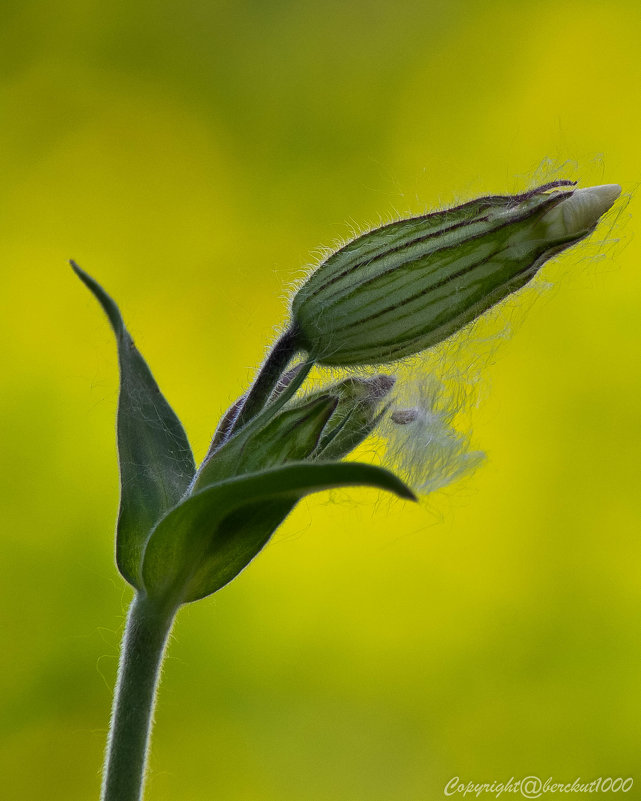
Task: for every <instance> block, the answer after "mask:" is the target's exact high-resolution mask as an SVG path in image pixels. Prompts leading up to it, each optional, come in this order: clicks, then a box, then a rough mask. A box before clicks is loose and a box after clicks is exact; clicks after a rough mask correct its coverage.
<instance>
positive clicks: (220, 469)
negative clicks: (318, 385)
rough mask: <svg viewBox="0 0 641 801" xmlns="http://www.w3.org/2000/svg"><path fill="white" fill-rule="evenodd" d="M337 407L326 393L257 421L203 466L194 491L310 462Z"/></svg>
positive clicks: (331, 396) (336, 399)
mask: <svg viewBox="0 0 641 801" xmlns="http://www.w3.org/2000/svg"><path fill="white" fill-rule="evenodd" d="M337 405H338V398H337V397H335V396H333V395H331V394H329V393H327V392H323V393H318V394H315V395H314V396H313V397H312V398H309V399H306V401H305V402H303V403H300V404H296V406H294V407H292V408H288V407H285V408H284V409H283V410H281V411H280V412H278V413H277V414H276V415H275V416H274V417H273V418H271V419H270V420H268V422H266V423H264V424H261V421H260V420H256V422H255V424H254V425H249V426H247V428H245V429H243V430H242V431H240V432H239V433H238V434H237V435H236V436H235V437H232V438H231V439H230V440H229V441H228V442H226V443H225V444H224V445H223V446H222V447H221V448H220V449H219V450H217V451H216V452H215V453H213V455H211V456H210V457H209V458H208V459H207V460H206V461H205V462H204V463H203V466H202V467H201V468H200V470H199V475H198V478H197V479H196V483H195V488H194V489H198V488H199V486H201V485H205V484H211V483H213V482H214V481H221V480H223V479H226V478H231V477H232V476H239V475H242V474H244V473H254V472H258V471H260V470H267V469H269V468H270V467H276V466H277V465H282V464H286V463H287V462H300V461H303V460H305V459H307V458H308V457H309V456H310V455H311V453H312V452H313V451H314V450H315V448H316V447H317V445H318V443H319V440H320V437H321V433H322V431H323V429H324V427H325V425H326V423H327V421H328V420H329V419H330V417H331V415H332V412H333V411H334V410H335V409H336V406H337Z"/></svg>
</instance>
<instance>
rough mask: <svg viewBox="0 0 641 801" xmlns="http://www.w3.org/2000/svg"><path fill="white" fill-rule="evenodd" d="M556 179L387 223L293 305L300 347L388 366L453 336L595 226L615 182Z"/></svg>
mask: <svg viewBox="0 0 641 801" xmlns="http://www.w3.org/2000/svg"><path fill="white" fill-rule="evenodd" d="M573 186H574V184H573V183H572V182H571V181H555V182H553V183H550V184H545V185H544V186H540V187H538V188H537V189H533V190H531V191H529V192H526V193H524V194H521V195H507V196H506V195H498V196H490V197H482V198H478V199H477V200H472V201H470V202H468V203H464V204H463V205H461V206H457V207H455V208H452V209H448V210H446V211H439V212H435V213H432V214H426V215H423V216H421V217H413V218H410V219H407V220H399V221H398V222H394V223H391V224H389V225H384V226H382V227H381V228H377V229H375V230H373V231H370V232H368V233H366V234H364V235H363V236H360V237H358V238H356V239H354V240H353V241H352V242H350V243H349V244H347V245H346V246H345V247H343V248H341V249H340V250H338V251H337V252H336V253H333V254H332V255H331V256H330V257H329V258H328V259H326V260H325V261H324V262H323V263H322V264H321V265H320V266H319V267H318V269H317V270H315V271H314V272H313V273H312V274H311V275H310V277H309V278H308V279H307V281H306V282H305V283H304V284H303V286H302V287H301V288H300V289H299V291H298V292H297V293H296V295H295V296H294V299H293V302H292V318H293V320H292V331H293V332H295V336H296V337H297V343H298V345H299V347H300V348H301V349H304V350H307V351H308V352H309V353H310V355H311V357H312V358H313V359H314V360H315V361H317V362H319V363H321V364H326V365H332V366H342V365H358V364H381V363H385V362H391V361H394V360H396V359H401V358H403V357H405V356H411V355H412V354H415V353H418V352H419V351H422V350H425V349H427V348H429V347H431V346H433V345H436V344H437V343H438V342H440V341H442V340H444V339H446V338H447V337H448V336H450V335H451V334H453V333H455V332H456V331H458V330H460V329H461V328H463V326H465V325H466V324H467V323H469V322H471V321H472V320H474V319H476V318H477V317H478V316H479V315H481V314H482V313H483V312H484V311H486V310H487V309H489V308H490V307H491V306H493V305H494V304H496V303H498V302H499V301H501V300H503V298H505V297H507V295H509V294H511V293H512V292H514V291H516V290H517V289H520V288H521V287H522V286H524V285H525V284H526V283H527V282H528V281H530V280H531V279H532V278H533V277H534V275H535V274H536V272H537V271H538V269H539V268H540V267H541V265H542V264H543V263H544V262H545V261H546V260H547V259H549V258H551V257H552V256H554V255H556V254H557V253H559V252H560V251H562V250H564V249H565V248H568V247H570V246H572V245H574V244H575V243H577V242H579V241H580V240H582V239H584V238H585V237H586V236H588V235H589V234H591V233H592V231H593V230H594V229H595V227H596V225H597V223H598V221H599V218H600V217H601V215H603V214H604V213H605V212H606V211H607V210H608V209H609V208H610V207H611V206H612V204H613V203H614V201H615V200H616V198H617V197H618V196H619V194H620V192H621V189H620V187H618V186H616V185H608V186H597V187H591V188H589V189H579V190H575V189H572V187H573Z"/></svg>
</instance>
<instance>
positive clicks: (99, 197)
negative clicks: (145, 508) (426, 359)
mask: <svg viewBox="0 0 641 801" xmlns="http://www.w3.org/2000/svg"><path fill="white" fill-rule="evenodd" d="M640 33H641V10H640V8H639V6H638V4H637V3H635V2H625V1H624V0H610V2H608V3H607V4H606V3H603V2H600V1H599V2H596V1H594V2H592V1H589V2H585V1H583V2H559V1H557V2H547V1H546V0H541V2H537V3H514V2H507V1H504V0H484V2H478V3H477V2H461V0H448V1H447V2H436V1H434V0H427V1H426V0H410V1H409V2H400V3H389V2H378V0H375V1H374V2H371V1H370V2H365V1H364V0H349V2H334V1H330V2H315V1H314V2H312V0H297V2H291V0H286V1H284V0H276V1H274V2H267V0H253V1H251V0H238V1H236V2H226V1H225V0H214V1H213V2H203V0H181V1H180V2H176V1H175V0H155V2H153V3H152V2H147V1H146V0H132V2H130V3H121V2H111V1H110V0H107V2H103V1H102V0H77V2H74V1H73V0H62V2H38V1H37V0H22V1H21V2H14V0H5V2H3V4H2V8H1V10H0V62H1V64H2V67H1V75H0V109H1V111H0V113H1V119H2V123H1V125H0V176H1V179H0V270H1V274H2V283H1V293H0V304H1V306H2V313H1V314H0V335H1V337H2V343H3V351H4V355H3V356H2V363H3V368H2V371H1V374H0V393H1V394H0V429H1V437H2V439H1V456H0V459H1V463H2V464H1V481H0V493H1V507H0V508H1V510H2V513H1V517H2V520H1V523H0V528H1V529H2V538H1V543H2V554H3V557H2V580H1V582H0V610H1V611H0V620H1V625H2V632H1V633H2V648H1V649H0V653H1V656H0V727H1V737H2V743H1V757H0V777H1V779H0V785H1V786H2V795H3V798H7V799H20V800H21V801H22V800H23V799H43V800H44V799H47V801H52V800H53V799H65V801H76V800H77V801H81V799H82V800H83V801H84V800H85V799H88V798H97V795H98V787H99V773H100V765H101V759H102V753H103V747H104V739H105V733H106V725H107V719H108V714H109V708H110V702H111V691H112V687H113V683H114V677H115V670H116V662H117V653H118V644H119V638H120V633H121V627H122V624H123V620H124V615H125V611H126V607H127V604H128V601H129V597H130V596H129V592H128V590H127V588H126V586H125V585H124V583H123V582H122V580H121V579H120V578H119V576H118V575H117V573H116V570H115V567H114V563H113V537H112V532H113V526H114V519H115V514H116V509H117V497H118V486H117V470H116V455H115V443H114V411H115V403H116V398H117V370H116V360H115V349H114V344H113V341H112V336H111V333H110V331H109V329H108V326H107V323H106V320H105V319H104V317H103V315H102V313H101V312H100V310H99V308H98V306H97V305H96V303H95V301H94V300H93V299H92V298H91V297H90V295H89V293H88V292H87V291H86V289H85V288H84V287H82V286H81V284H80V283H79V282H78V280H77V279H76V278H75V277H74V276H73V275H72V273H71V271H70V270H69V268H68V267H67V264H66V260H67V259H68V258H70V257H72V258H75V259H76V260H78V262H79V263H80V264H81V265H82V266H83V267H85V269H87V270H89V271H90V272H91V273H92V274H93V275H94V276H96V278H97V279H98V280H99V281H101V282H102V283H103V285H104V286H105V287H106V288H107V289H108V290H109V291H110V292H111V293H112V294H113V295H114V297H115V298H116V299H117V300H118V301H119V303H120V305H121V308H122V310H123V313H124V315H125V319H126V321H127V323H128V325H129V327H130V329H131V330H132V332H133V334H134V336H135V338H136V341H137V344H138V345H139V347H140V349H141V350H142V352H143V354H144V355H145V356H146V358H147V360H148V361H149V363H150V364H151V366H152V369H153V370H154V372H155V375H156V377H157V379H158V381H159V383H160V385H161V387H162V388H163V390H164V392H165V394H166V395H167V396H168V398H169V399H170V401H171V402H172V404H173V405H174V408H176V410H177V411H178V413H179V414H180V416H181V418H182V419H183V421H184V423H185V426H186V428H187V431H188V433H189V435H190V437H191V440H192V442H193V445H194V449H195V452H196V455H197V456H198V457H202V456H203V455H204V453H205V450H206V447H207V444H208V440H209V437H210V435H211V434H212V432H213V429H214V428H215V425H216V421H217V417H218V415H219V414H220V413H221V411H222V410H223V409H224V408H226V406H227V405H228V404H229V402H230V401H231V400H232V399H233V398H235V397H236V396H237V395H238V394H239V393H240V392H241V391H242V390H243V389H244V387H245V385H246V384H247V383H248V381H249V380H250V378H251V375H252V371H253V369H254V368H255V367H256V366H257V365H258V364H259V363H260V360H261V359H262V357H263V355H264V351H265V347H266V344H267V342H268V341H269V340H270V339H271V338H272V337H273V335H274V331H275V327H277V326H278V325H280V324H281V323H282V322H283V320H284V319H285V316H286V311H287V300H286V298H287V289H288V287H289V286H291V285H292V283H293V282H294V281H296V279H297V278H299V277H300V276H301V274H302V273H301V267H302V266H304V265H305V264H309V263H310V262H312V261H313V260H314V258H316V255H317V253H318V248H320V247H322V246H326V245H331V244H332V243H333V242H335V241H337V240H341V239H344V238H346V237H348V236H349V235H350V233H351V232H352V231H353V230H358V229H359V228H361V227H362V226H364V225H367V224H375V223H377V222H378V221H379V220H385V219H389V218H391V217H392V216H394V215H395V214H397V213H420V212H423V211H424V210H426V209H429V208H433V207H437V206H439V205H443V204H447V203H452V202H455V201H458V200H464V199H468V198H469V197H471V196H473V195H474V194H478V193H486V192H512V191H521V190H523V189H525V188H527V187H529V186H532V185H533V184H534V183H535V182H536V181H537V180H540V181H544V180H549V179H553V178H557V177H566V176H567V177H570V178H576V179H578V180H579V181H580V182H581V184H582V185H590V184H593V183H604V182H605V183H608V182H615V181H616V182H619V183H621V184H622V185H623V188H624V192H625V193H626V195H628V201H629V202H628V203H627V205H625V203H621V204H620V205H619V210H620V211H619V214H618V216H617V215H611V216H610V218H609V220H608V221H607V222H606V224H604V225H603V227H602V228H601V229H600V231H599V236H598V237H597V240H598V241H597V242H593V243H591V244H590V245H588V246H585V247H584V248H583V249H579V250H577V251H575V252H574V253H568V254H566V255H565V256H563V258H562V259H559V260H558V261H556V262H553V263H551V264H549V265H548V266H547V268H546V269H545V271H544V274H543V282H548V283H550V284H552V288H551V289H548V290H546V291H544V290H543V287H542V282H539V288H538V289H535V290H532V291H530V292H529V293H526V294H525V295H524V296H522V297H520V298H517V299H515V300H513V301H510V302H509V303H508V304H507V305H505V306H504V307H503V308H502V309H501V310H500V313H499V314H495V315H494V317H493V318H492V319H491V320H490V323H489V324H488V325H487V327H486V328H483V329H482V331H480V332H479V331H478V330H477V331H473V332H472V333H471V334H466V336H467V338H468V340H469V347H470V350H469V354H470V355H469V364H467V365H465V359H466V355H465V354H466V353H467V352H468V351H466V350H465V348H466V347H467V346H466V344H465V341H463V344H462V350H461V352H460V353H459V354H458V356H457V358H459V359H461V364H463V365H464V367H466V369H465V370H464V372H465V373H466V375H467V376H468V377H469V378H470V380H471V381H474V383H475V386H476V388H477V393H476V398H477V400H478V402H479V403H478V406H474V405H472V407H471V408H470V409H469V411H468V414H466V415H465V416H464V417H465V419H464V420H462V423H463V424H465V425H467V426H468V427H472V429H473V442H474V444H475V446H476V447H480V448H482V449H484V450H485V451H486V453H487V459H486V462H485V464H484V465H483V466H482V467H481V468H480V469H479V470H478V471H477V472H476V473H475V474H474V475H473V476H471V477H469V478H467V479H466V480H464V481H463V482H461V483H459V484H457V485H455V486H453V487H451V488H449V489H447V490H445V491H443V492H441V493H438V494H436V495H433V496H430V498H428V499H427V500H426V501H425V502H423V503H422V504H421V505H420V506H418V507H414V506H412V507H410V505H403V504H402V503H400V502H391V501H389V500H388V499H387V498H381V497H380V496H378V495H377V494H376V493H374V492H372V491H369V490H355V491H353V492H349V493H341V494H338V495H336V494H335V495H333V496H331V497H328V496H319V497H317V498H314V499H312V500H310V501H308V502H305V503H303V504H301V505H300V506H299V507H298V508H297V510H296V512H295V513H294V514H293V515H292V516H291V518H290V519H289V521H288V522H287V524H286V526H285V527H284V529H283V530H282V531H281V532H280V534H279V535H278V537H277V539H276V541H275V542H274V543H273V544H272V545H270V547H269V548H268V549H267V550H266V551H265V552H264V553H263V554H262V555H261V556H260V558H259V559H258V560H257V561H256V562H255V563H254V564H253V565H252V566H251V567H250V568H249V569H248V570H247V571H246V572H245V573H244V574H242V576H241V577H240V578H239V579H238V580H237V581H235V582H234V583H233V584H232V585H230V586H229V587H228V588H226V589H224V590H223V591H221V592H220V593H219V594H217V595H216V596H215V597H213V598H210V599H208V600H206V601H204V602H200V603H198V604H196V605H194V606H192V607H190V608H188V609H185V610H184V611H183V612H181V614H180V616H179V619H178V623H177V626H176V628H175V633H174V638H173V641H172V643H171V647H170V651H169V658H168V661H167V664H166V670H165V673H164V678H163V685H162V692H161V696H160V703H159V707H158V711H157V716H156V721H157V725H156V730H155V735H154V743H153V753H152V759H151V772H150V778H149V783H148V798H149V799H150V801H151V800H153V801H162V800H163V799H177V798H179V799H182V800H183V801H204V799H211V798H224V799H226V800H227V801H241V800H242V801H254V800H256V799H261V801H286V799H295V800H296V801H343V800H347V799H349V801H390V800H391V799H399V800H401V799H402V801H430V800H431V799H436V798H440V797H442V792H443V787H444V785H445V783H446V782H447V781H448V780H449V779H450V778H452V777H453V776H460V777H461V778H462V779H464V780H466V781H468V780H471V781H478V782H480V781H492V780H507V779H509V778H510V777H511V776H515V777H517V778H518V777H521V776H526V775H528V774H535V775H540V776H541V777H542V778H546V777H547V776H553V777H555V779H557V780H558V781H573V780H574V778H576V777H578V776H581V777H583V778H585V779H594V778H596V777H598V776H630V775H631V776H634V777H635V780H636V785H635V788H634V790H633V791H632V792H631V793H629V794H628V795H627V796H626V797H628V798H632V797H636V798H641V756H640V750H639V743H640V742H641V722H640V721H641V542H640V538H639V507H640V500H641V499H640V495H639V490H638V486H639V451H640V448H641V434H640V433H639V409H640V403H639V397H640V396H641V371H640V367H639V364H640V361H639V352H640V346H641V325H640V310H641V278H640V271H639V240H638V238H637V237H636V236H635V234H636V230H637V227H638V226H639V224H640V223H639V222H638V219H639V218H638V216H637V218H636V219H635V206H636V199H635V197H634V193H635V190H636V187H637V184H638V182H639V178H640V177H641V150H640V148H639V123H640V122H641V111H640V106H639V86H640V85H641V54H640V53H641V51H640V50H639V35H640ZM630 196H631V201H630V200H629V198H630ZM615 239H616V240H619V241H618V243H617V242H614V241H613V240H615ZM534 301H536V302H534ZM506 322H509V323H510V324H511V325H512V327H513V328H514V329H515V330H514V333H513V335H511V336H504V327H505V323H506ZM516 329H518V330H516ZM488 337H489V339H488ZM463 339H464V340H465V338H463ZM487 342H490V345H489V346H487V347H486V345H487ZM479 352H480V353H481V358H480V359H479V358H478V353H479Z"/></svg>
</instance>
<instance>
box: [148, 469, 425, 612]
mask: <svg viewBox="0 0 641 801" xmlns="http://www.w3.org/2000/svg"><path fill="white" fill-rule="evenodd" d="M357 485H361V486H370V487H377V488H379V489H383V490H388V491H390V492H393V493H395V494H396V495H398V496H399V497H401V498H406V499H408V500H415V496H414V494H413V493H412V492H411V490H410V489H409V488H408V487H407V486H406V485H405V484H404V483H403V482H402V481H401V480H400V479H399V478H397V477H396V476H395V475H394V474H393V473H390V472H389V471H388V470H384V469H383V468H380V467H375V466H373V465H367V464H361V463H359V462H328V463H322V462H316V463H309V462H301V463H293V464H287V465H283V466H280V467H277V468H273V469H271V470H266V471H263V472H260V473H254V474H250V475H244V476H237V477H235V478H231V479H228V480H226V481H221V482H220V483H218V484H214V485H213V486H211V487H208V488H207V489H204V490H201V491H200V492H197V493H196V494H195V495H192V496H191V497H190V498H188V499H187V500H186V501H184V502H183V503H182V504H180V506H178V507H176V508H175V509H173V510H172V511H171V512H169V514H168V515H167V516H166V517H165V518H163V520H161V521H160V523H158V525H157V526H156V528H155V529H154V531H153V533H152V535H151V537H150V538H149V542H148V543H147V548H146V550H145V554H144V559H143V569H142V570H143V581H144V585H145V589H146V590H147V592H148V593H149V595H150V596H152V597H155V598H158V599H162V600H164V601H170V602H171V603H175V604H176V605H179V604H181V603H186V602H188V601H196V600H198V599H199V598H203V597H204V596H206V595H210V594H211V593H213V592H216V590H219V589H220V588H221V587H223V586H224V585H225V584H227V583H228V582H229V581H231V580H232V579H233V578H234V577H235V576H236V575H238V573H240V571H241V570H242V569H243V568H245V567H246V566H247V565H248V564H249V562H250V561H251V560H252V559H253V558H254V557H255V556H256V554H258V552H259V551H260V550H261V549H262V548H263V547H264V546H265V544H266V543H267V541H268V540H269V538H270V536H271V535H272V533H273V532H274V530H275V529H276V528H277V527H278V526H279V525H280V523H281V522H282V521H283V520H284V519H285V517H286V516H287V515H288V514H289V512H290V511H291V509H292V508H293V507H294V506H295V504H296V502H297V501H298V500H299V499H300V498H302V497H303V496H304V495H308V494H309V493H312V492H320V491H321V490H325V489H330V488H332V487H342V486H357Z"/></svg>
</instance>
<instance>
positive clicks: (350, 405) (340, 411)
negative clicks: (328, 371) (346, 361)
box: [313, 373, 396, 461]
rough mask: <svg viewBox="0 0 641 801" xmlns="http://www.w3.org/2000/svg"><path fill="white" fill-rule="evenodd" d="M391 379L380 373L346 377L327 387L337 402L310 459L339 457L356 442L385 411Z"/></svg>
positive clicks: (389, 376)
mask: <svg viewBox="0 0 641 801" xmlns="http://www.w3.org/2000/svg"><path fill="white" fill-rule="evenodd" d="M395 380H396V379H395V378H394V376H391V375H384V374H382V373H381V374H379V375H376V376H373V377H372V378H348V379H346V380H345V381H341V382H340V383H339V384H335V385H334V386H333V387H330V388H329V389H328V392H331V393H332V394H335V395H336V396H337V398H338V405H337V406H336V410H335V411H334V413H333V414H332V416H331V418H330V420H329V422H328V423H327V425H326V426H325V428H324V430H323V434H322V436H321V439H320V442H319V444H318V448H317V449H316V451H315V452H314V455H313V458H315V459H322V460H323V461H326V460H330V459H332V460H333V459H342V458H343V457H344V456H347V454H348V453H351V451H353V450H354V448H356V447H357V446H358V445H360V444H361V442H363V440H364V439H365V438H366V437H368V436H369V435H370V434H371V433H372V431H373V430H374V428H375V427H376V425H377V423H378V421H379V420H380V418H381V415H382V414H383V413H384V411H385V410H386V408H387V405H385V404H383V401H384V399H385V398H386V397H387V396H388V395H389V393H390V392H391V391H392V389H393V387H394V384H395ZM381 406H383V408H382V409H381Z"/></svg>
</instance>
